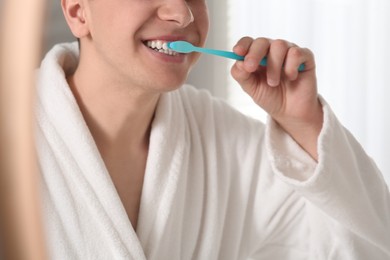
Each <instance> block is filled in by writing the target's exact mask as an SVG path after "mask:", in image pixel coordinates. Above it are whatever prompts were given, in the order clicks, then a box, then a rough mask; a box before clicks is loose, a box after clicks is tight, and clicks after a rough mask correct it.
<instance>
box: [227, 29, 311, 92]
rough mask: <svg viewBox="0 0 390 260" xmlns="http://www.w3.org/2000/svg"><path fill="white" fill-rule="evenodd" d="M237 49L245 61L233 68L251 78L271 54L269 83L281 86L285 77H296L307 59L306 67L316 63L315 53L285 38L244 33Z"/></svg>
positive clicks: (268, 71)
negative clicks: (274, 38)
mask: <svg viewBox="0 0 390 260" xmlns="http://www.w3.org/2000/svg"><path fill="white" fill-rule="evenodd" d="M233 51H234V52H235V53H236V54H238V55H241V56H245V59H244V62H243V64H241V62H240V63H238V64H237V66H235V68H233V69H232V72H233V71H234V73H235V75H236V76H238V77H239V78H240V79H241V80H243V79H244V80H245V79H249V77H250V74H251V73H253V72H255V71H257V70H260V69H262V68H261V67H259V63H260V61H261V60H262V59H263V58H264V57H266V56H267V68H266V75H267V79H266V81H267V84H268V85H269V86H278V85H279V84H280V82H281V80H284V79H287V80H290V81H294V80H296V79H297V78H298V76H299V71H298V68H299V66H300V65H301V64H303V63H305V70H308V69H311V68H313V67H314V56H313V54H312V53H311V51H310V50H308V49H305V48H300V47H298V46H296V45H294V44H292V43H290V42H287V41H284V40H270V39H267V38H257V39H252V38H250V37H244V38H242V39H240V40H239V41H238V42H237V44H236V46H235V47H234V48H233ZM307 65H309V66H307ZM240 70H242V71H240ZM233 76H234V75H233Z"/></svg>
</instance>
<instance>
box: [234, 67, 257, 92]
mask: <svg viewBox="0 0 390 260" xmlns="http://www.w3.org/2000/svg"><path fill="white" fill-rule="evenodd" d="M230 73H231V75H232V77H233V78H234V79H235V80H236V81H237V82H238V83H239V84H240V85H241V87H242V88H243V90H244V91H246V92H247V93H250V92H251V91H250V90H251V86H253V85H254V83H255V82H254V80H255V77H254V75H253V73H254V72H249V71H247V70H246V69H245V66H244V62H243V61H236V63H235V64H234V65H233V67H232V69H231V71H230Z"/></svg>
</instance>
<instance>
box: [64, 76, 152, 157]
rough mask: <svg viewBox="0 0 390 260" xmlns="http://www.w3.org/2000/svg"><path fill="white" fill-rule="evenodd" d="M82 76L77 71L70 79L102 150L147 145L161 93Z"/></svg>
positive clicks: (107, 150)
mask: <svg viewBox="0 0 390 260" xmlns="http://www.w3.org/2000/svg"><path fill="white" fill-rule="evenodd" d="M82 75H83V74H82V73H78V71H76V73H75V74H74V75H73V76H70V77H69V78H68V82H69V85H70V87H71V89H72V91H73V93H74V95H75V97H76V100H77V102H78V104H79V106H80V109H81V112H82V114H83V116H84V118H85V121H86V123H87V125H88V127H89V129H90V131H91V134H92V136H93V138H94V139H95V142H96V143H97V146H98V148H99V150H100V151H101V152H109V151H110V150H112V151H118V149H120V147H122V148H123V146H124V145H125V146H126V147H127V149H133V151H134V150H135V149H139V148H145V147H147V146H148V141H149V135H150V128H151V123H152V120H153V116H154V112H155V108H156V106H157V102H158V99H159V94H157V93H147V92H145V91H140V90H134V89H130V87H129V86H120V85H109V84H105V83H104V81H100V82H96V81H91V80H90V79H91V77H88V78H87V77H83V76H82ZM92 78H93V77H92ZM86 79H88V80H86ZM123 152H124V151H123Z"/></svg>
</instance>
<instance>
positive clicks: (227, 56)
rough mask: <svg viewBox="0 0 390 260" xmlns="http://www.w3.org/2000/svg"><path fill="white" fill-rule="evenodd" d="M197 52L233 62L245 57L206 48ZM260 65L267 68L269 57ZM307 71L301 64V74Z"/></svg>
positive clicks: (299, 69)
mask: <svg viewBox="0 0 390 260" xmlns="http://www.w3.org/2000/svg"><path fill="white" fill-rule="evenodd" d="M196 51H198V52H203V53H207V54H212V55H217V56H221V57H225V58H229V59H233V60H244V58H245V57H244V56H240V55H237V54H235V53H234V52H231V51H222V50H214V49H206V48H197V47H196ZM259 65H261V66H264V67H265V66H267V57H264V58H263V59H262V60H261V61H260V63H259ZM304 70H305V64H303V63H302V64H301V65H300V66H299V68H298V71H299V72H302V71H304Z"/></svg>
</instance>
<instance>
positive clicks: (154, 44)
mask: <svg viewBox="0 0 390 260" xmlns="http://www.w3.org/2000/svg"><path fill="white" fill-rule="evenodd" d="M144 44H145V46H147V47H148V48H150V49H152V50H154V51H156V52H160V53H164V54H166V55H170V56H177V55H179V53H178V52H175V51H173V50H171V49H169V48H168V42H166V41H161V40H153V41H145V42H144Z"/></svg>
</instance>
